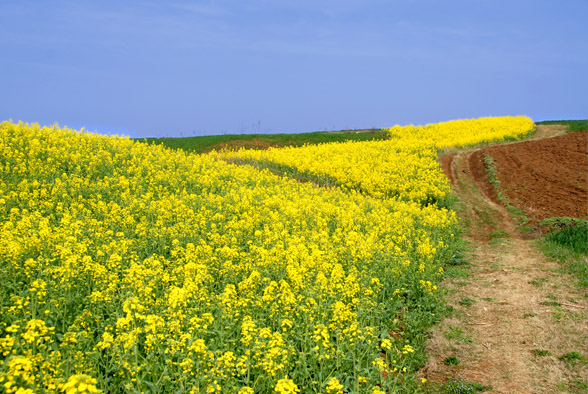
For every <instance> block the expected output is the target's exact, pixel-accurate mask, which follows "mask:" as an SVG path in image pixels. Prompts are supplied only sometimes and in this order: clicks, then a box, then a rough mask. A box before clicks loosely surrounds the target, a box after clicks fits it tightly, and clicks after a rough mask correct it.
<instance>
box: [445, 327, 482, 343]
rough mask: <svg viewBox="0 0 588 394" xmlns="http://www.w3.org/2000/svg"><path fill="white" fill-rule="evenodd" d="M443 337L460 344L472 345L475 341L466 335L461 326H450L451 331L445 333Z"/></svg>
mask: <svg viewBox="0 0 588 394" xmlns="http://www.w3.org/2000/svg"><path fill="white" fill-rule="evenodd" d="M443 336H444V337H445V338H446V339H449V340H450V341H451V340H452V341H455V342H459V343H472V342H473V341H474V340H473V339H472V337H471V335H468V334H466V333H465V332H464V331H463V329H462V328H461V327H460V326H449V331H445V332H444V333H443Z"/></svg>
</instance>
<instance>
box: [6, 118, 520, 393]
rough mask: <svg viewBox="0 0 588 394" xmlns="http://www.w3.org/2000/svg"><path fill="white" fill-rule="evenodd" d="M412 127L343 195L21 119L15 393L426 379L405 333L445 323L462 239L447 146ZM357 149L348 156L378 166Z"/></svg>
mask: <svg viewBox="0 0 588 394" xmlns="http://www.w3.org/2000/svg"><path fill="white" fill-rule="evenodd" d="M515 120H516V119H515ZM517 130H518V129H517ZM391 133H397V134H398V133H404V131H401V130H397V129H396V128H395V129H392V130H391ZM410 133H411V135H412V136H413V137H414V141H413V142H411V143H407V145H406V146H407V148H406V149H403V148H402V147H401V145H402V143H401V142H396V144H397V145H393V146H392V147H391V148H390V150H388V151H386V149H387V148H386V146H387V145H385V144H383V145H382V146H379V145H377V144H375V145H372V143H365V144H366V145H365V147H364V149H365V154H364V155H363V156H361V157H363V158H364V159H365V161H370V160H373V161H377V163H372V166H373V169H371V170H367V169H366V170H365V171H366V172H365V173H364V178H365V182H366V183H365V184H359V183H354V182H356V181H354V180H353V179H354V178H353V177H354V176H356V175H351V176H350V177H349V178H342V177H344V175H343V174H344V173H345V171H346V169H348V168H349V167H348V166H347V167H346V165H347V164H346V163H345V162H344V161H342V160H339V161H338V162H337V163H339V166H340V167H341V168H342V169H337V166H331V167H325V168H328V170H327V171H326V172H324V173H326V174H327V175H328V176H330V177H333V178H337V177H339V178H337V181H338V182H339V183H340V184H341V187H334V188H319V187H316V186H314V185H313V184H310V183H300V182H297V181H295V180H293V179H288V178H285V177H280V176H277V175H274V174H272V173H270V172H269V171H267V170H259V169H256V168H254V167H251V166H239V165H235V164H230V163H227V162H225V161H224V160H221V158H220V157H219V156H218V155H215V154H211V155H190V154H186V153H184V152H180V151H172V150H168V149H165V148H162V147H160V146H154V145H146V144H142V143H138V142H134V141H131V140H129V139H128V138H121V137H105V136H99V135H95V134H91V133H85V132H78V131H74V130H69V129H64V128H59V127H57V126H54V127H40V126H38V125H25V124H22V123H19V124H14V123H10V122H4V123H2V124H1V125H0V174H1V178H0V275H1V277H2V281H0V308H1V314H0V360H1V361H0V387H2V391H3V392H6V393H18V394H24V393H67V394H74V393H86V392H87V393H96V392H104V393H122V392H124V393H151V392H153V393H156V392H157V393H161V392H169V393H221V392H222V393H242V394H244V393H276V392H277V393H297V392H300V393H319V392H320V393H344V392H345V393H379V392H385V390H386V389H388V388H393V387H397V386H398V385H407V384H411V382H414V381H416V378H415V376H414V368H416V366H417V365H418V362H419V360H418V357H419V356H418V354H420V353H419V352H418V351H415V348H414V346H417V345H418V344H415V343H412V342H408V341H407V338H408V336H406V335H405V333H406V332H409V331H410V330H411V329H414V327H418V326H419V324H425V323H423V322H431V321H434V320H435V319H436V317H435V316H436V314H437V313H438V305H439V296H438V292H437V284H438V282H439V280H440V279H441V278H442V275H443V262H444V261H446V260H447V259H448V258H450V257H451V255H452V254H453V253H454V251H453V248H452V245H453V244H454V242H455V238H456V237H455V234H456V231H457V230H458V228H457V221H456V217H455V214H454V213H453V212H452V211H449V210H447V209H446V208H443V207H441V206H439V205H437V204H434V203H433V202H435V201H436V200H440V199H442V198H444V196H445V194H446V193H447V192H448V189H447V182H446V181H445V180H444V178H443V177H442V174H441V173H440V170H439V168H438V165H437V164H436V157H435V149H436V148H437V147H438V146H439V145H438V143H436V144H437V145H435V144H431V143H430V142H423V143H422V144H421V145H422V147H421V145H419V142H418V141H419V138H420V137H417V134H418V132H415V131H410ZM448 133H450V132H448ZM523 134H524V133H523ZM519 135H521V134H520V133H519V134H517V133H515V132H514V131H513V132H511V133H510V134H509V133H506V134H504V135H503V136H502V138H504V137H508V136H519ZM446 140H447V141H448V139H446ZM385 142H387V141H385ZM448 145H459V140H456V141H455V142H454V143H452V144H448ZM341 146H343V148H342V147H341ZM341 146H339V145H336V146H335V145H334V146H332V147H331V148H332V149H333V152H336V153H335V156H337V155H348V156H349V159H348V162H352V161H353V160H356V161H359V159H360V156H354V153H353V149H350V148H345V146H347V145H346V144H341ZM358 146H360V145H358ZM304 149H311V147H305V148H303V149H302V150H300V151H296V150H284V152H286V153H285V154H284V157H288V155H289V156H291V157H294V156H297V155H305V154H306V153H304V152H305V151H304ZM321 149H326V148H325V146H322V145H321ZM372 151H377V152H379V153H374V154H373V155H371V156H370V155H369V152H372ZM300 152H302V153H300ZM386 152H388V153H387V154H386ZM272 154H273V153H272ZM386 155H388V156H390V158H389V161H386V162H384V163H380V162H379V161H378V160H379V159H380V158H382V157H385V156H386ZM223 159H226V158H225V157H223ZM295 160H297V159H294V158H292V160H291V161H288V165H292V166H295V165H298V164H296V163H298V162H295V163H294V161H295ZM402 161H404V162H405V164H407V165H408V170H406V172H404V173H398V171H400V170H399V166H400V163H401V162H402ZM394 163H396V164H394ZM386 164H388V165H390V166H392V165H395V166H396V167H394V168H395V170H394V171H392V172H389V173H388V174H389V175H390V176H393V177H395V178H392V180H391V179H387V178H385V177H383V178H382V177H380V175H379V170H378V169H379V168H382V166H385V165H386ZM327 165H328V164H327V163H325V166H327ZM318 168H320V167H318ZM420 169H423V170H424V171H425V174H422V173H421V172H420ZM372 177H373V178H374V179H368V178H372ZM344 179H348V180H347V181H345V182H344ZM392 181H393V182H397V184H396V186H394V188H395V189H394V190H395V191H393V192H392V191H388V189H387V188H386V187H385V186H382V187H380V188H379V189H378V188H377V186H376V185H377V183H378V182H382V183H389V182H392ZM427 182H430V183H428V184H429V188H427ZM358 185H359V186H358ZM356 187H357V190H356ZM364 191H368V192H364ZM405 193H406V194H409V196H408V197H406V196H405V195H404V194H405ZM411 193H412V194H411ZM443 193H444V194H443ZM385 196H394V197H395V198H381V197H385ZM424 202H426V203H425V204H424ZM417 350H418V349H417ZM384 377H387V378H384Z"/></svg>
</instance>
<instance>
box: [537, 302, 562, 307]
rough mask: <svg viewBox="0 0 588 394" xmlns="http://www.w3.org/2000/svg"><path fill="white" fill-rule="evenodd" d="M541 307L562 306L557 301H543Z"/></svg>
mask: <svg viewBox="0 0 588 394" xmlns="http://www.w3.org/2000/svg"><path fill="white" fill-rule="evenodd" d="M539 305H543V306H561V304H560V303H559V302H557V301H541V302H540V303H539Z"/></svg>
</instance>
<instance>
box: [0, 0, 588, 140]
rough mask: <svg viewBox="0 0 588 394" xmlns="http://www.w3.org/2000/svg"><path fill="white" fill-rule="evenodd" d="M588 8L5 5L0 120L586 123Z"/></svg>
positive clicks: (115, 128) (186, 127)
mask: <svg viewBox="0 0 588 394" xmlns="http://www.w3.org/2000/svg"><path fill="white" fill-rule="evenodd" d="M587 16H588V0H561V1H557V0H507V1H504V0H458V1H452V0H357V1H350V0H322V1H321V0H271V1H270V0H251V1H248V0H218V1H212V0H210V1H185V0H175V1H106V0H101V1H84V0H71V1H67V0H56V1H49V0H45V1H28V0H14V1H4V0H0V17H1V21H2V23H0V89H1V93H0V120H8V119H12V120H13V121H18V120H22V121H25V122H38V123H41V124H43V125H45V124H53V123H55V122H58V123H59V124H60V125H67V126H70V127H74V128H81V127H86V128H87V129H89V130H92V131H93V130H96V131H97V132H99V133H104V134H113V133H119V134H126V135H130V136H134V137H146V136H190V135H205V134H224V133H231V134H232V133H256V132H261V133H265V132H272V133H277V132H305V131H317V130H337V129H349V128H352V129H357V128H371V127H390V126H393V125H395V124H410V123H412V124H425V123H431V122H439V121H446V120H451V119H461V118H472V117H481V116H501V115H528V116H530V117H532V118H533V119H534V120H536V121H538V120H546V119H578V118H587V117H588V19H587Z"/></svg>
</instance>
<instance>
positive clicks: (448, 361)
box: [443, 356, 459, 365]
mask: <svg viewBox="0 0 588 394" xmlns="http://www.w3.org/2000/svg"><path fill="white" fill-rule="evenodd" d="M443 364H445V365H459V359H458V358H457V357H455V356H449V357H445V360H443Z"/></svg>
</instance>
